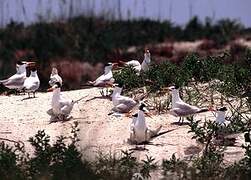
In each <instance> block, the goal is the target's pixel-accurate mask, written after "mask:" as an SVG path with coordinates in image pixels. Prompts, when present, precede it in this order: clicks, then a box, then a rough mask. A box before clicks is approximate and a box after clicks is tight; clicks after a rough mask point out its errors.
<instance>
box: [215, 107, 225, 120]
mask: <svg viewBox="0 0 251 180" xmlns="http://www.w3.org/2000/svg"><path fill="white" fill-rule="evenodd" d="M226 111H227V108H226V107H221V108H218V109H216V120H215V121H216V123H218V124H224V123H225V121H226V117H225V116H226Z"/></svg>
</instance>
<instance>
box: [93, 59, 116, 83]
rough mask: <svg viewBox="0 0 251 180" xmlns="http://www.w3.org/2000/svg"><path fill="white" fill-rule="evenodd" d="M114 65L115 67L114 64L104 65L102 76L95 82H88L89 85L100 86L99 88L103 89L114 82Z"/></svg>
mask: <svg viewBox="0 0 251 180" xmlns="http://www.w3.org/2000/svg"><path fill="white" fill-rule="evenodd" d="M115 65H116V63H107V64H105V69H104V74H102V75H101V76H99V77H98V78H97V79H96V80H95V81H89V83H90V84H91V85H93V86H101V87H104V86H106V85H107V84H108V85H111V84H112V83H113V82H114V78H113V74H112V68H113V67H114V66H115Z"/></svg>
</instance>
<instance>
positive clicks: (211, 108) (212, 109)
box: [208, 107, 216, 111]
mask: <svg viewBox="0 0 251 180" xmlns="http://www.w3.org/2000/svg"><path fill="white" fill-rule="evenodd" d="M208 110H209V111H216V110H215V109H214V108H213V107H209V108H208Z"/></svg>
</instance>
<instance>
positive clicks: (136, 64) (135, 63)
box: [125, 50, 151, 74]
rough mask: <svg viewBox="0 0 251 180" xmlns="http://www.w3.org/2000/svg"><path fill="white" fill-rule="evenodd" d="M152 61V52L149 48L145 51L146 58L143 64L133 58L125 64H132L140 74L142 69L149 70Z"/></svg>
mask: <svg viewBox="0 0 251 180" xmlns="http://www.w3.org/2000/svg"><path fill="white" fill-rule="evenodd" d="M150 63H151V54H150V51H149V50H146V51H145V53H144V60H143V62H142V63H141V64H140V62H139V61H137V60H131V61H128V62H126V63H125V65H127V66H132V68H133V69H135V70H136V72H137V74H139V73H140V71H144V72H145V71H148V70H149V66H150Z"/></svg>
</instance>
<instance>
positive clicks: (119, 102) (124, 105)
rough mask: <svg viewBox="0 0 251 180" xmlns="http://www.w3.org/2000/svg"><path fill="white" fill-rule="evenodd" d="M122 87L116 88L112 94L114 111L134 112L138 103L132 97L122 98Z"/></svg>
mask: <svg viewBox="0 0 251 180" xmlns="http://www.w3.org/2000/svg"><path fill="white" fill-rule="evenodd" d="M121 92H122V87H114V89H113V93H112V102H113V105H114V108H113V110H114V111H116V112H120V113H126V112H129V111H130V110H132V109H133V108H134V107H135V106H136V104H137V102H136V101H135V100H133V99H132V98H130V97H126V96H122V95H121Z"/></svg>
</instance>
